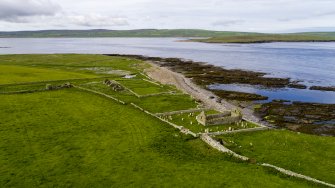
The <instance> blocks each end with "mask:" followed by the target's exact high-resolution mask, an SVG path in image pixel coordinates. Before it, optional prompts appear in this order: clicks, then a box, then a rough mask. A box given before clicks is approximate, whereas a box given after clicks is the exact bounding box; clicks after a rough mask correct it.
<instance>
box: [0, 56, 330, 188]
mask: <svg viewBox="0 0 335 188" xmlns="http://www.w3.org/2000/svg"><path fill="white" fill-rule="evenodd" d="M148 66H149V65H148V64H146V63H144V62H142V61H139V60H132V59H129V58H116V57H108V56H103V55H73V54H67V55H60V54H57V55H4V56H3V55H1V56H0V67H5V68H6V70H7V71H3V70H0V71H3V72H4V73H5V72H7V73H9V72H8V70H11V72H10V74H7V73H6V76H2V75H1V76H2V77H1V76H0V82H1V83H4V84H3V85H1V84H0V101H1V102H0V187H25V188H26V187H27V188H29V187H208V186H210V187H318V186H319V185H316V184H312V183H309V182H306V181H303V180H299V179H295V178H290V177H287V176H284V175H282V174H280V173H278V172H275V171H273V170H269V169H268V168H265V167H261V166H259V165H256V164H253V163H248V162H241V161H238V160H237V159H235V158H232V157H231V156H228V155H225V154H223V153H219V152H217V151H216V150H214V149H212V148H210V147H209V146H208V145H206V144H205V143H204V142H202V141H201V140H200V139H198V138H193V137H191V136H186V135H184V134H182V133H180V132H179V131H177V130H176V129H174V128H173V127H172V126H170V125H168V124H167V123H164V122H162V121H160V120H159V119H157V118H155V117H152V116H150V115H148V114H146V113H144V112H142V111H140V110H138V109H136V108H134V107H133V106H131V105H130V103H135V104H137V105H139V106H140V107H142V108H144V109H145V110H148V111H150V112H153V113H160V112H170V111H176V110H186V109H191V108H192V109H193V108H196V107H197V105H198V104H197V103H196V102H195V100H194V99H192V98H191V97H190V96H189V95H186V94H181V93H177V94H163V95H156V96H147V97H141V98H139V97H136V96H135V95H134V94H133V93H131V92H129V91H127V90H124V91H120V92H116V91H114V90H113V89H112V88H111V87H108V86H106V85H104V84H103V80H104V79H105V77H106V78H108V79H111V80H123V79H124V78H123V76H122V75H120V74H118V73H116V74H111V73H108V74H106V73H102V72H101V71H100V70H118V71H127V72H128V73H131V74H136V75H138V76H137V77H136V79H138V80H136V84H134V85H132V84H130V85H127V86H129V87H130V89H133V90H135V91H137V92H139V93H141V94H147V93H150V94H151V93H156V92H160V90H159V89H161V88H163V89H164V90H165V89H166V90H175V88H172V87H170V86H163V87H159V86H157V85H155V84H152V83H150V82H147V81H144V80H143V78H144V76H143V75H142V76H141V75H140V73H142V72H143V69H144V68H146V67H148ZM87 67H92V68H93V69H86V68H87ZM96 70H99V71H96ZM112 72H113V71H112ZM21 73H22V74H21ZM30 73H32V74H30ZM69 79H70V80H69ZM73 79H75V80H73ZM146 79H147V78H146ZM17 82H20V84H18V83H17ZM21 82H22V83H21ZM32 82H34V83H32ZM66 82H71V83H72V84H74V85H79V86H81V87H85V88H88V89H93V90H94V91H98V92H102V93H104V94H107V95H110V96H112V97H115V98H117V99H120V100H122V101H125V102H126V104H125V105H122V104H119V103H117V102H115V101H114V100H112V99H110V98H107V97H104V96H101V95H98V94H92V93H90V92H86V91H82V90H78V89H75V88H66V89H61V90H56V91H50V90H45V88H46V84H51V85H53V86H58V85H62V84H64V83H66ZM141 85H142V87H140V86H141ZM147 86H149V87H147ZM156 86H157V87H159V88H156ZM138 88H140V90H139V89H138ZM145 88H148V90H145ZM153 88H154V89H153ZM35 90H39V91H38V92H36V91H35ZM17 91H28V92H23V93H20V94H13V93H6V92H17ZM29 91H30V92H31V93H29ZM212 112H213V111H212ZM213 113H214V112H213ZM328 142H329V141H328V140H325V141H324V142H323V141H321V140H320V142H318V144H320V145H321V146H322V147H320V146H319V145H318V146H317V145H316V144H315V145H312V146H311V147H313V148H314V147H320V148H325V147H329V146H331V145H329V143H328ZM293 148H294V147H293ZM320 148H316V149H317V150H320ZM330 149H332V148H330ZM333 151H334V150H333ZM328 154H331V152H328V153H326V155H328ZM314 157H315V158H314V159H310V161H319V160H323V158H322V156H316V155H315V156H314ZM330 159H331V158H329V159H327V160H326V162H325V163H322V164H327V163H329V161H330ZM285 161H286V160H284V159H283V162H285ZM329 166H330V167H331V168H332V166H331V165H329ZM318 170H319V169H318ZM320 170H321V172H320V174H322V173H323V171H322V170H323V169H320ZM315 173H316V172H315ZM312 175H314V174H312ZM315 176H316V177H319V176H317V175H315ZM330 177H331V175H328V177H327V179H326V180H329V179H328V178H330ZM329 181H330V180H329Z"/></svg>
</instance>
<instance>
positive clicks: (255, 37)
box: [191, 32, 335, 43]
mask: <svg viewBox="0 0 335 188" xmlns="http://www.w3.org/2000/svg"><path fill="white" fill-rule="evenodd" d="M191 41H197V42H206V43H269V42H335V32H325V33H323V32H315V33H290V34H248V35H225V36H215V37H210V38H206V39H192V40H191Z"/></svg>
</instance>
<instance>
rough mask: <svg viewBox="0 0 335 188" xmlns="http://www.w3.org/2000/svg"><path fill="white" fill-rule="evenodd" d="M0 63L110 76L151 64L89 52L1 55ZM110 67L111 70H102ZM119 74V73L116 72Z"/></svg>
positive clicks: (139, 69) (140, 69)
mask: <svg viewBox="0 0 335 188" xmlns="http://www.w3.org/2000/svg"><path fill="white" fill-rule="evenodd" d="M0 65H22V66H26V67H29V66H31V67H42V68H48V69H57V70H59V69H64V70H68V71H72V72H80V73H87V74H98V75H100V76H101V75H105V76H108V75H110V74H113V72H112V73H108V72H111V70H114V71H119V70H121V71H123V72H127V73H129V74H130V73H138V72H141V71H142V70H143V69H144V68H147V67H148V66H149V65H148V64H147V63H144V62H143V61H140V60H136V59H131V58H124V57H114V56H105V55H89V54H24V55H1V56H0ZM101 69H108V70H109V71H101ZM116 74H117V73H116Z"/></svg>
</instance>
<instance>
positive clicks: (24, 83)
mask: <svg viewBox="0 0 335 188" xmlns="http://www.w3.org/2000/svg"><path fill="white" fill-rule="evenodd" d="M110 77H112V76H103V77H95V78H74V79H67V80H44V81H38V82H19V83H11V84H0V87H2V86H16V85H32V84H44V83H52V82H63V81H77V80H93V79H100V78H110Z"/></svg>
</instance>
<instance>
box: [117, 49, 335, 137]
mask: <svg viewBox="0 0 335 188" xmlns="http://www.w3.org/2000/svg"><path fill="white" fill-rule="evenodd" d="M111 56H122V57H131V58H136V59H140V60H144V61H148V62H151V63H152V64H153V65H154V66H153V67H154V69H152V70H150V71H149V72H148V75H149V76H151V77H152V78H153V79H156V80H158V81H160V82H162V83H165V84H172V85H175V86H176V87H178V88H179V89H181V90H183V91H185V92H186V93H189V94H190V95H192V96H193V97H195V98H196V99H198V100H200V101H202V102H203V103H204V104H206V105H207V106H210V107H214V109H218V110H220V108H225V109H232V108H240V109H241V110H242V111H243V113H244V116H246V117H247V118H249V119H250V120H252V121H255V122H262V123H263V124H264V125H268V126H269V124H268V123H270V124H272V125H275V126H276V127H279V128H280V127H283V128H287V129H290V130H292V131H297V132H304V133H308V134H317V135H327V136H335V123H334V122H335V104H318V103H301V102H291V101H280V100H278V101H272V102H269V103H262V104H256V105H255V103H253V101H257V100H266V99H267V97H266V96H261V95H257V94H251V93H243V92H234V91H224V90H209V89H208V88H207V86H208V85H211V84H250V85H258V86H263V87H266V88H285V87H290V88H298V89H306V88H307V86H305V85H302V84H300V83H299V82H297V81H291V80H290V79H289V78H268V77H264V75H265V73H259V72H253V71H245V70H237V69H235V70H227V69H224V68H221V67H215V66H213V65H209V64H206V63H201V62H193V61H189V60H182V59H178V58H160V57H146V56H139V55H120V54H111ZM192 84H194V85H192ZM310 89H318V90H324V88H322V87H311V88H310ZM223 99H224V100H223ZM221 110H222V109H221ZM265 121H266V122H267V123H265Z"/></svg>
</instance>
